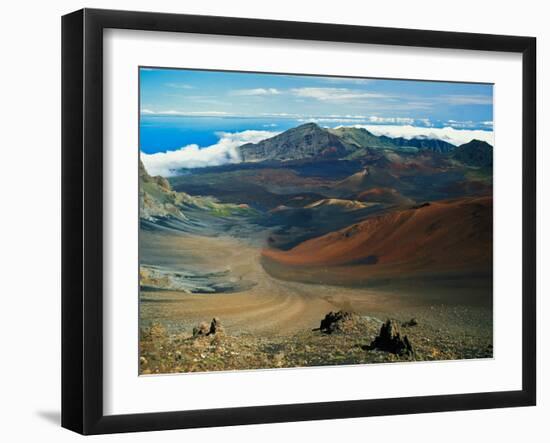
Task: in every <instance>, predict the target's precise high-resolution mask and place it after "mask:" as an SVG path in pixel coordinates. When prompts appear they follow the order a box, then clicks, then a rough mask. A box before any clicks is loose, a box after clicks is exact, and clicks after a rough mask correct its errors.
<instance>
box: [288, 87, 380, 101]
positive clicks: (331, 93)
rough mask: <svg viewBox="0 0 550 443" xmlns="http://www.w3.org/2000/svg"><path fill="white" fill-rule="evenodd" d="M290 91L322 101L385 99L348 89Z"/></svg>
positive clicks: (302, 89) (378, 95)
mask: <svg viewBox="0 0 550 443" xmlns="http://www.w3.org/2000/svg"><path fill="white" fill-rule="evenodd" d="M290 91H291V93H292V94H294V95H296V96H298V97H306V98H314V99H317V100H322V101H348V100H356V99H370V98H386V97H387V96H386V95H384V94H374V93H370V92H364V91H361V90H357V89H348V88H294V89H291V90H290Z"/></svg>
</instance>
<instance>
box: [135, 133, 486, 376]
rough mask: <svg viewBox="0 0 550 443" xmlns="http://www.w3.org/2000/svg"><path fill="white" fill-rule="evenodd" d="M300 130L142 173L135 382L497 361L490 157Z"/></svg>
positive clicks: (472, 148)
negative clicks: (170, 376) (228, 155)
mask: <svg viewBox="0 0 550 443" xmlns="http://www.w3.org/2000/svg"><path fill="white" fill-rule="evenodd" d="M403 140H404V139H397V138H390V137H384V136H376V135H374V134H373V133H371V132H370V131H368V130H366V129H364V128H353V127H340V128H336V129H331V128H324V127H321V126H319V125H317V124H315V123H307V124H304V125H299V126H297V127H293V128H290V129H288V130H286V131H284V132H281V133H279V134H277V135H274V136H272V137H268V138H265V139H262V140H259V141H257V142H255V143H246V144H244V145H242V146H239V147H238V154H239V158H240V161H239V162H235V163H231V164H223V165H219V166H210V167H201V168H184V169H181V170H178V171H176V173H173V174H171V175H170V176H169V177H162V176H158V175H157V176H155V175H152V174H150V173H149V172H148V170H147V162H146V161H145V162H144V163H141V164H140V293H139V297H140V350H139V351H140V352H139V359H140V366H139V367H140V374H162V373H174V372H193V371H220V370H236V369H261V368H288V367H303V366H324V365H340V364H359V363H381V362H413V361H427V360H458V359H470V358H491V357H492V354H493V349H492V343H493V321H492V309H493V291H492V264H493V255H492V251H493V247H492V245H493V238H492V232H493V199H492V146H491V145H490V144H488V143H486V142H484V141H480V140H475V139H474V140H471V141H469V142H467V143H464V144H461V145H458V146H457V145H453V144H451V143H448V142H445V141H443V140H437V139H426V138H423V139H418V140H417V141H414V139H410V140H408V141H407V142H405V141H403Z"/></svg>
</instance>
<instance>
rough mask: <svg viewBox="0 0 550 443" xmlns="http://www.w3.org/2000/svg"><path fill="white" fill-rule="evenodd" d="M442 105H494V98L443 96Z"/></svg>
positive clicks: (485, 96) (486, 96)
mask: <svg viewBox="0 0 550 443" xmlns="http://www.w3.org/2000/svg"><path fill="white" fill-rule="evenodd" d="M440 100H441V102H442V103H448V104H450V105H492V104H493V97H492V96H490V95H489V96H488V95H442V96H441V99H440Z"/></svg>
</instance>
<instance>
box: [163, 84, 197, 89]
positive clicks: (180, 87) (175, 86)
mask: <svg viewBox="0 0 550 443" xmlns="http://www.w3.org/2000/svg"><path fill="white" fill-rule="evenodd" d="M165 86H168V87H169V88H175V89H195V87H194V86H193V85H189V84H187V83H166V84H165Z"/></svg>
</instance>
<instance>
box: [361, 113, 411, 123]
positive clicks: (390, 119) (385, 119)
mask: <svg viewBox="0 0 550 443" xmlns="http://www.w3.org/2000/svg"><path fill="white" fill-rule="evenodd" d="M368 120H369V121H370V122H372V123H397V124H412V123H414V118H409V117H377V116H376V115H371V116H370V117H369V118H368Z"/></svg>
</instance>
